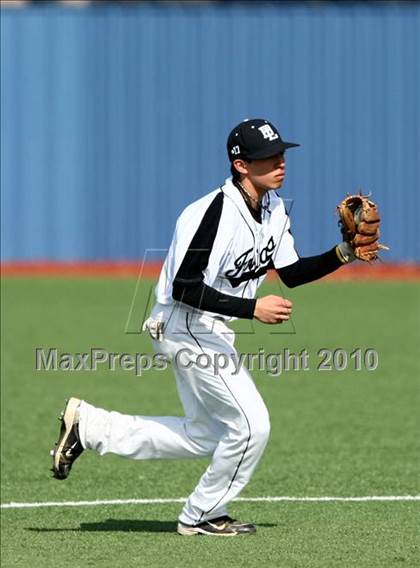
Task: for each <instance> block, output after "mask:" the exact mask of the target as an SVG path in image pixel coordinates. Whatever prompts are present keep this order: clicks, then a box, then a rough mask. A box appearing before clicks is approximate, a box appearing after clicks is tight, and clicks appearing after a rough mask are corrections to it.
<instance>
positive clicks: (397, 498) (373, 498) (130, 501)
mask: <svg viewBox="0 0 420 568" xmlns="http://www.w3.org/2000/svg"><path fill="white" fill-rule="evenodd" d="M186 500H187V498H186V497H177V498H174V499H109V500H106V499H100V500H97V501H44V502H42V501H40V502H34V503H14V502H12V503H2V504H1V508H2V509H38V508H40V507H95V506H98V505H161V504H163V505H166V504H173V503H184V502H185V501H186ZM234 501H237V502H240V503H260V502H265V503H278V502H280V501H288V502H292V503H299V502H303V503H308V502H310V503H324V502H334V501H336V502H340V501H344V502H353V503H354V502H356V503H360V502H363V501H377V502H381V501H420V495H370V496H363V497H287V496H282V497H238V498H237V499H234Z"/></svg>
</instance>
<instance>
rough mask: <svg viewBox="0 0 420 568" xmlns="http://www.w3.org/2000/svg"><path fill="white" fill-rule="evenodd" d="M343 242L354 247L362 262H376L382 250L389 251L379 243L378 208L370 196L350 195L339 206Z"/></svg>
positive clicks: (355, 253)
mask: <svg viewBox="0 0 420 568" xmlns="http://www.w3.org/2000/svg"><path fill="white" fill-rule="evenodd" d="M337 211H338V215H339V216H340V220H339V224H340V225H341V232H342V234H343V240H344V241H345V242H347V243H349V245H350V246H351V247H352V249H353V252H354V255H355V257H356V258H358V259H360V260H364V261H366V262H371V261H372V260H376V259H377V258H378V255H379V251H380V250H389V249H388V247H386V246H385V245H382V244H381V243H379V236H380V223H381V218H380V216H379V212H378V207H377V205H376V203H374V202H373V201H372V200H370V199H369V196H367V195H362V193H360V194H359V195H349V196H347V197H346V198H345V199H343V201H342V202H341V203H340V204H339V205H338V206H337Z"/></svg>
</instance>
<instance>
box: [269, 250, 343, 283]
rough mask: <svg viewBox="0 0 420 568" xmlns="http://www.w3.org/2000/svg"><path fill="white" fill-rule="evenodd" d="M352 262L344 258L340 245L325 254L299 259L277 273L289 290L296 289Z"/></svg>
mask: <svg viewBox="0 0 420 568" xmlns="http://www.w3.org/2000/svg"><path fill="white" fill-rule="evenodd" d="M351 260H352V259H351V258H349V259H348V260H346V259H345V258H344V254H343V253H341V251H340V245H338V246H336V247H334V248H332V249H331V250H329V251H327V252H324V253H323V254H318V255H316V256H307V257H302V258H299V259H298V260H297V261H296V262H294V263H293V264H289V265H288V266H283V267H282V268H276V271H277V274H278V275H279V277H280V279H281V280H282V282H284V283H285V284H286V286H287V287H288V288H294V287H295V286H300V285H302V284H307V283H308V282H313V281H314V280H318V279H319V278H322V277H323V276H326V275H327V274H330V273H331V272H334V271H335V270H337V269H338V268H340V267H341V266H343V265H344V264H347V262H351Z"/></svg>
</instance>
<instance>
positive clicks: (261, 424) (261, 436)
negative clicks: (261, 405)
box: [251, 413, 271, 446]
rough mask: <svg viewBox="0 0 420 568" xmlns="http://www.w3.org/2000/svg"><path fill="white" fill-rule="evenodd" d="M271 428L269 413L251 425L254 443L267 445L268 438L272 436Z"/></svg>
mask: <svg viewBox="0 0 420 568" xmlns="http://www.w3.org/2000/svg"><path fill="white" fill-rule="evenodd" d="M270 430H271V425H270V417H269V416H268V413H267V414H266V415H265V416H262V417H261V419H260V420H258V421H256V422H255V423H254V424H253V425H252V426H251V437H252V440H253V443H254V444H256V445H258V446H265V444H266V443H267V442H268V438H269V437H270Z"/></svg>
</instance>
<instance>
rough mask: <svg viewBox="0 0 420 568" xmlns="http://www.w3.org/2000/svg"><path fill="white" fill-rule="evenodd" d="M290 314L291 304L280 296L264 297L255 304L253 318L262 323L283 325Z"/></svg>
mask: <svg viewBox="0 0 420 568" xmlns="http://www.w3.org/2000/svg"><path fill="white" fill-rule="evenodd" d="M291 313H292V302H290V301H289V300H286V299H285V298H282V297H281V296H273V295H270V296H264V298H259V299H258V300H257V302H256V304H255V311H254V318H256V319H257V320H258V321H261V322H262V323H270V324H275V323H283V322H284V321H287V320H288V319H289V317H290V314H291Z"/></svg>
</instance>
